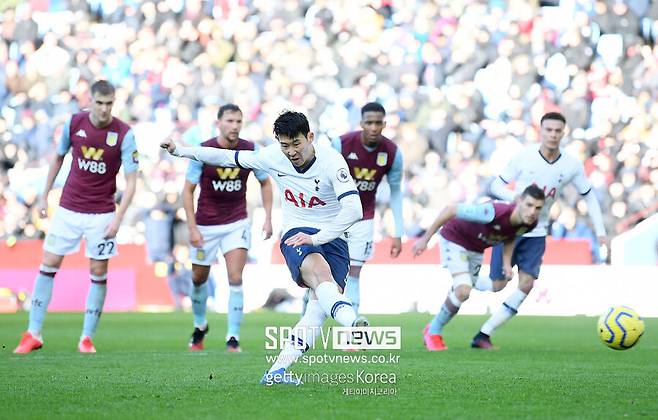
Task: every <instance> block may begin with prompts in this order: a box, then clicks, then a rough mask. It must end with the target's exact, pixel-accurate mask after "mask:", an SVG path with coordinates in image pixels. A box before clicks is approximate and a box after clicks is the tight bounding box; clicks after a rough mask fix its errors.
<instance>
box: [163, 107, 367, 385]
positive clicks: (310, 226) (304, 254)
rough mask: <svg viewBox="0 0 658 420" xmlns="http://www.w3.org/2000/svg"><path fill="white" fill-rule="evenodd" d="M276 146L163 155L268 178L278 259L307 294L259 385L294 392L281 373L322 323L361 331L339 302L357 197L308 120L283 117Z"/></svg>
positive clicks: (359, 321) (341, 164)
mask: <svg viewBox="0 0 658 420" xmlns="http://www.w3.org/2000/svg"><path fill="white" fill-rule="evenodd" d="M274 136H275V137H276V139H277V140H278V144H275V145H271V146H268V147H264V148H262V149H259V150H257V151H229V150H221V149H217V148H210V147H176V145H174V143H173V142H172V141H171V140H167V141H165V142H163V143H162V147H163V148H165V149H167V150H168V151H169V153H171V154H173V155H175V156H181V157H187V158H190V159H194V160H198V161H201V162H204V163H206V164H209V165H217V166H222V167H238V168H250V169H259V170H262V171H266V172H267V173H268V174H269V175H270V176H271V177H272V178H273V179H274V180H275V181H276V183H277V185H278V187H279V190H280V192H281V208H282V211H283V232H285V233H284V235H283V238H282V241H281V252H282V254H283V256H284V258H285V260H286V264H287V266H288V269H289V270H290V273H291V275H292V278H293V280H294V281H295V282H296V283H297V284H298V285H299V286H300V287H308V288H310V289H311V290H312V293H311V296H310V300H309V302H308V307H307V309H306V313H305V314H304V316H303V317H302V319H301V320H300V321H299V322H298V323H297V325H296V326H295V328H294V330H295V331H301V334H298V336H297V337H296V338H295V337H292V339H291V340H290V341H288V342H286V343H285V345H284V348H283V350H282V351H281V353H280V354H279V357H278V358H277V360H276V362H275V363H274V365H273V366H272V367H271V368H270V369H269V371H268V372H267V373H265V375H264V376H263V378H262V380H261V383H263V384H273V383H276V384H295V385H299V381H298V380H297V379H294V378H292V376H291V375H290V374H287V373H286V369H287V368H288V367H289V366H290V365H291V364H292V363H293V361H294V360H295V359H296V358H297V357H299V356H300V355H301V354H302V353H304V352H305V351H306V350H308V349H309V348H312V347H313V345H314V342H315V335H316V333H318V332H319V331H320V328H321V327H322V324H323V323H324V320H325V318H326V317H327V316H331V317H332V318H334V319H335V320H336V321H337V322H338V323H339V324H341V325H343V326H364V325H367V321H366V320H365V319H364V318H357V316H356V314H355V313H354V309H353V308H352V305H351V304H350V302H347V301H346V300H345V299H344V298H343V296H342V295H341V292H342V290H343V289H344V287H345V279H346V278H347V274H348V271H349V252H348V248H347V243H346V242H345V241H344V240H343V239H342V238H341V235H343V233H344V232H345V230H346V229H347V228H349V227H350V226H351V225H352V224H353V223H354V222H356V221H357V220H360V219H361V217H362V216H363V212H362V210H361V201H360V200H359V193H358V191H357V190H356V186H355V185H354V180H352V177H351V176H350V173H349V169H348V167H347V164H346V163H345V159H343V157H342V156H341V155H340V154H339V153H338V152H336V151H335V150H334V149H332V148H330V147H325V146H322V145H316V144H314V143H313V140H314V135H313V133H312V132H311V131H310V128H309V124H308V120H307V119H306V116H304V114H302V113H299V112H292V111H285V112H283V113H282V114H281V115H279V117H278V118H277V119H276V121H275V122H274Z"/></svg>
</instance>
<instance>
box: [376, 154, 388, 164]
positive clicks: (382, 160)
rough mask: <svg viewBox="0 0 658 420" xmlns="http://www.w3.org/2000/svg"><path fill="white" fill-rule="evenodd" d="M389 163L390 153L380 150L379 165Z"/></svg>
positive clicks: (378, 155)
mask: <svg viewBox="0 0 658 420" xmlns="http://www.w3.org/2000/svg"><path fill="white" fill-rule="evenodd" d="M387 163H388V153H386V152H379V153H377V166H386V164H387Z"/></svg>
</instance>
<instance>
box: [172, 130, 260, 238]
mask: <svg viewBox="0 0 658 420" xmlns="http://www.w3.org/2000/svg"><path fill="white" fill-rule="evenodd" d="M201 146H204V147H215V148H218V149H223V147H221V146H220V145H219V143H218V142H217V138H216V137H215V138H212V139H210V140H207V141H205V142H204V143H202V144H201ZM254 149H255V145H254V143H252V142H250V141H248V140H243V139H238V144H237V146H236V148H235V149H234V150H254ZM250 173H251V169H241V168H231V167H219V166H212V165H205V164H203V163H202V162H199V161H196V160H191V161H190V163H189V166H188V168H187V173H186V175H185V178H186V179H187V180H188V181H189V182H191V183H193V184H199V185H200V189H201V192H200V193H199V200H198V202H197V209H196V215H195V218H196V223H197V224H198V225H202V226H214V225H226V224H229V223H233V222H236V221H238V220H242V219H246V218H247V199H246V195H247V178H248V177H249V174H250ZM254 175H256V178H258V180H259V181H263V180H265V179H267V173H265V172H263V171H260V170H256V171H254Z"/></svg>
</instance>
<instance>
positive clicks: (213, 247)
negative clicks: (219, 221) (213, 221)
mask: <svg viewBox="0 0 658 420" xmlns="http://www.w3.org/2000/svg"><path fill="white" fill-rule="evenodd" d="M198 228H199V232H201V236H203V248H196V247H193V246H190V259H191V260H192V263H193V264H197V265H213V264H215V263H217V253H218V252H221V253H222V254H226V253H227V252H229V251H232V250H234V249H238V248H244V249H249V247H250V246H251V226H249V221H248V220H247V219H242V220H238V221H237V222H233V223H229V224H227V225H213V226H201V225H199V226H198Z"/></svg>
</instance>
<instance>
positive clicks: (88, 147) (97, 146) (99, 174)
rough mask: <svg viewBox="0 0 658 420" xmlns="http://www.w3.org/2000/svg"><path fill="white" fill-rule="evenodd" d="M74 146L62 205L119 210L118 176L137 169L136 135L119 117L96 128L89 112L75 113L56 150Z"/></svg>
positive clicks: (62, 151) (77, 209)
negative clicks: (115, 196) (117, 205)
mask: <svg viewBox="0 0 658 420" xmlns="http://www.w3.org/2000/svg"><path fill="white" fill-rule="evenodd" d="M69 149H71V154H72V157H73V159H72V161H71V171H70V172H69V176H68V178H67V179H66V183H65V184H64V190H63V191H62V197H61V199H60V203H59V204H60V206H62V207H64V208H66V209H68V210H71V211H75V212H78V213H110V212H113V211H114V210H115V209H116V205H115V201H114V194H115V192H116V175H117V173H118V172H119V168H120V167H121V166H122V165H123V170H124V172H125V173H132V172H135V171H136V170H137V169H138V154H137V147H136V145H135V136H134V135H133V132H132V130H131V129H130V126H128V124H126V123H124V122H123V121H121V120H120V119H118V118H112V122H110V124H109V125H108V126H106V127H103V128H98V127H95V126H94V125H93V124H92V123H91V120H90V119H89V112H80V113H77V114H74V115H73V116H72V117H71V118H70V120H69V121H67V123H66V124H65V126H64V130H63V131H62V136H61V138H60V142H59V144H58V146H57V153H58V154H59V155H60V156H64V155H66V153H68V151H69Z"/></svg>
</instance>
